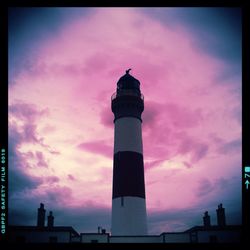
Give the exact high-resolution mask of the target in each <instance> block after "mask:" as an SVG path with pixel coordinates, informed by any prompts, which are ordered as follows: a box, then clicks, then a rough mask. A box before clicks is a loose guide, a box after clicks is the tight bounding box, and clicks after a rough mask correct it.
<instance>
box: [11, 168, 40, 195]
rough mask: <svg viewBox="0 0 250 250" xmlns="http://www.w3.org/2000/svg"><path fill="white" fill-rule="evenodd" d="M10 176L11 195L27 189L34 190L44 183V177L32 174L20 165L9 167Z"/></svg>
mask: <svg viewBox="0 0 250 250" xmlns="http://www.w3.org/2000/svg"><path fill="white" fill-rule="evenodd" d="M8 176H9V180H8V181H9V183H8V187H9V189H8V193H9V197H10V196H13V195H14V194H16V193H20V192H23V191H25V190H33V189H35V188H37V187H38V186H39V185H40V184H42V183H43V180H42V178H40V177H34V176H30V175H28V174H26V173H25V169H24V170H23V169H21V168H20V167H9V170H8Z"/></svg>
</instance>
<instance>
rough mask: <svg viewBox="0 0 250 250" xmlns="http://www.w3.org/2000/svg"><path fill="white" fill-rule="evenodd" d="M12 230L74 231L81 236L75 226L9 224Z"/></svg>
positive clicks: (74, 233)
mask: <svg viewBox="0 0 250 250" xmlns="http://www.w3.org/2000/svg"><path fill="white" fill-rule="evenodd" d="M8 229H9V230H10V231H33V232H69V233H72V234H73V236H79V234H78V233H77V231H76V230H75V229H74V228H73V227H63V226H56V227H51V228H49V227H37V226H14V225H13V226H8Z"/></svg>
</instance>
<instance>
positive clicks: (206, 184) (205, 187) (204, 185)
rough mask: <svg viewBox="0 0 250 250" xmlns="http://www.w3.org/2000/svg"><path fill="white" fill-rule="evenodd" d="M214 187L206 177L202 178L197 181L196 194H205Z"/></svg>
mask: <svg viewBox="0 0 250 250" xmlns="http://www.w3.org/2000/svg"><path fill="white" fill-rule="evenodd" d="M213 189H214V186H213V184H212V183H211V181H209V180H208V179H207V178H203V179H202V180H200V181H199V186H198V188H197V196H203V195H207V194H208V193H210V192H212V191H213Z"/></svg>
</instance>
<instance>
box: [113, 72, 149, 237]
mask: <svg viewBox="0 0 250 250" xmlns="http://www.w3.org/2000/svg"><path fill="white" fill-rule="evenodd" d="M129 71H130V69H129V70H126V74H125V75H123V76H122V77H121V78H120V79H119V81H118V82H117V89H116V92H115V93H114V94H113V95H112V97H111V108H112V112H113V113H114V127H115V131H114V158H113V193H112V222H111V233H112V235H146V234H147V213H146V196H145V181H144V164H143V147H142V129H141V123H142V119H141V114H142V112H143V110H144V97H143V95H142V93H141V91H140V82H139V81H138V80H137V79H135V78H134V77H133V76H131V75H130V73H129Z"/></svg>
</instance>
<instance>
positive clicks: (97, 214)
mask: <svg viewBox="0 0 250 250" xmlns="http://www.w3.org/2000/svg"><path fill="white" fill-rule="evenodd" d="M241 32H242V31H241V10H240V9H238V8H219V7H210V8H208V7H193V8H191V7H189V8H187V7H185V8H184V7H183V8H181V7H178V8H173V7H172V8H163V7H161V8H153V7H150V8H116V7H113V8H101V7H95V8H92V7H91V8H90V7H89V8H80V7H78V8H73V7H71V8H69V7H61V8H58V7H57V8H56V7H48V8H42V7H39V8H35V7H33V8H31V7H30V8H10V9H9V27H8V35H9V36H8V79H9V83H8V90H9V91H8V99H9V100H8V102H9V104H8V107H9V109H8V116H9V121H8V124H9V224H11V225H36V218H37V208H38V207H39V206H40V203H41V202H42V203H44V205H45V209H46V210H47V212H46V213H47V214H46V215H48V213H49V211H53V214H54V217H55V226H72V227H73V228H74V229H76V230H77V231H78V232H79V233H84V232H97V228H98V226H101V227H102V228H105V229H106V230H107V231H108V232H110V227H111V203H112V171H113V170H112V168H113V145H114V124H113V119H114V117H113V113H112V111H111V95H112V94H113V93H114V92H115V91H116V83H117V81H118V80H119V78H120V77H121V76H122V75H124V74H125V70H126V69H128V68H132V70H131V71H130V74H131V75H133V76H134V77H135V78H137V79H138V80H139V81H140V83H141V85H140V86H141V91H142V93H143V95H144V105H145V109H144V112H143V114H142V120H143V122H142V138H143V155H144V170H145V184H146V206H147V214H148V231H149V234H152V235H153V234H160V233H162V232H181V231H184V230H187V229H189V228H190V227H193V226H196V225H202V224H203V220H202V217H203V215H204V212H205V211H208V213H209V215H210V216H211V224H212V225H216V224H217V221H216V209H217V207H218V205H219V204H220V203H222V204H223V206H224V207H225V209H226V210H225V211H226V221H227V224H240V223H241V209H242V207H241V202H242V201H241V162H242V158H241V151H242V136H241V132H242V125H241V124H242V121H241V113H242V105H241V98H242V92H241V91H242V70H241V67H242V65H241V61H242V59H241V57H242V55H241V42H242V41H241V36H242V34H241Z"/></svg>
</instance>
